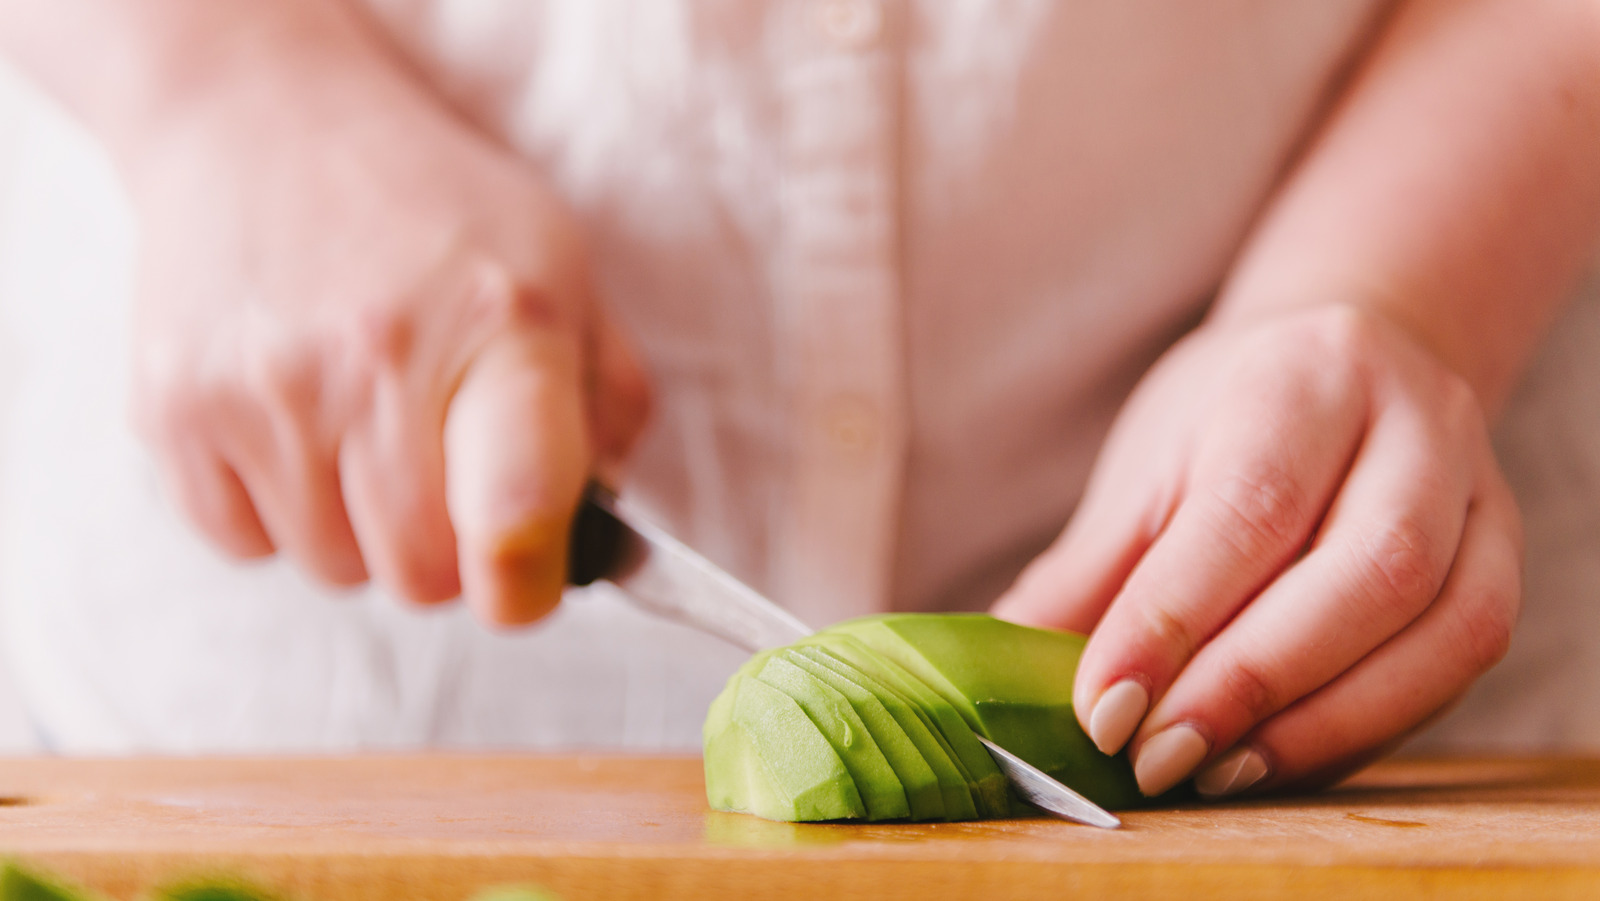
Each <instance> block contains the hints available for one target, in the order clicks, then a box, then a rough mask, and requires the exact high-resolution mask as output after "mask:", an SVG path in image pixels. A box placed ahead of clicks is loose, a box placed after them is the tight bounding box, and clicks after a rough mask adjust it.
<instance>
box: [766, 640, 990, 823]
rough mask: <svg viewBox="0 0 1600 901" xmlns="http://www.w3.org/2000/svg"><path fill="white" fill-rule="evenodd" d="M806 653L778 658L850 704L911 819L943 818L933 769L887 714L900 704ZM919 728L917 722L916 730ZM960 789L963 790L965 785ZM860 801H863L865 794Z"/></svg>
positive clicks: (788, 650) (792, 650) (789, 652)
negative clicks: (894, 778) (891, 706)
mask: <svg viewBox="0 0 1600 901" xmlns="http://www.w3.org/2000/svg"><path fill="white" fill-rule="evenodd" d="M806 651H812V652H815V651H816V649H815V648H805V649H800V648H785V649H784V650H783V651H780V652H779V655H780V656H781V657H783V659H785V660H787V661H789V662H790V663H793V664H794V665H795V666H798V667H800V668H801V669H803V670H805V671H806V672H808V673H810V674H811V675H812V676H813V677H815V678H816V679H818V680H820V681H821V682H822V683H823V684H825V685H827V686H828V687H829V688H832V689H833V690H834V691H837V692H838V693H839V694H841V695H843V696H844V699H845V700H846V701H848V702H849V703H850V707H851V708H852V709H853V710H855V713H856V716H858V717H860V718H861V722H862V723H864V724H866V727H867V731H868V732H869V733H871V735H872V740H873V741H875V742H877V744H878V750H880V751H882V752H883V756H884V759H885V760H887V761H889V766H891V767H893V768H894V773H895V775H896V776H897V777H899V779H900V786H901V788H903V789H904V790H905V796H906V803H907V804H909V805H910V808H911V812H910V816H911V818H912V819H913V820H940V819H944V796H943V795H942V794H940V789H939V777H938V776H936V775H935V774H934V772H933V767H932V766H931V765H929V763H928V761H927V760H926V759H924V758H923V756H922V752H921V751H920V750H918V749H917V746H916V744H914V743H913V742H912V741H911V737H910V736H908V735H907V734H906V730H905V729H904V728H903V727H902V726H901V725H900V722H899V720H898V719H897V718H896V717H894V716H893V715H891V714H890V713H889V710H888V705H889V704H891V703H895V704H898V703H900V702H898V701H896V700H894V699H892V698H891V699H888V700H880V697H881V696H882V694H883V692H878V693H877V694H874V693H873V692H872V691H871V690H870V689H868V688H866V687H865V686H864V685H862V684H861V683H860V682H857V681H854V680H852V679H850V678H848V677H846V676H843V675H841V674H839V673H838V672H835V671H834V670H833V669H831V668H829V667H828V666H826V665H825V664H823V663H820V662H818V661H816V660H813V659H811V658H810V657H809V656H807V655H806V653H805V652H806ZM902 706H903V705H902ZM904 717H905V718H906V719H909V720H911V721H913V722H916V717H915V716H914V715H912V714H911V712H910V711H906V712H905V714H904ZM921 725H922V724H921V723H920V722H918V723H917V726H918V728H920V727H921ZM860 784H861V777H860V776H857V777H856V785H858V786H859V785H860ZM961 788H962V790H965V788H966V786H964V785H963V786H961ZM862 800H863V801H865V800H866V798H865V795H863V797H862ZM869 807H870V805H869Z"/></svg>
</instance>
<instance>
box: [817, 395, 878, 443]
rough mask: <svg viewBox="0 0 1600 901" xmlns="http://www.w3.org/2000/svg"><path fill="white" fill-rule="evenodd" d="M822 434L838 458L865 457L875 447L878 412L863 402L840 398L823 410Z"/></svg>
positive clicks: (851, 397)
mask: <svg viewBox="0 0 1600 901" xmlns="http://www.w3.org/2000/svg"><path fill="white" fill-rule="evenodd" d="M822 424H823V431H824V433H825V434H826V435H827V437H828V443H830V444H832V445H833V447H834V448H835V449H836V450H838V451H839V452H840V453H842V454H846V455H848V456H852V457H859V456H865V455H866V454H868V453H870V452H871V451H872V449H873V448H874V447H875V446H876V445H877V443H878V410H877V407H876V406H874V405H873V404H872V402H871V401H869V400H867V399H866V398H863V397H860V396H857V395H852V394H843V395H839V396H837V397H835V398H833V399H832V400H830V401H828V403H827V405H826V406H825V407H824V408H823V420H822Z"/></svg>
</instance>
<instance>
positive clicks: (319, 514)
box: [211, 366, 367, 586]
mask: <svg viewBox="0 0 1600 901" xmlns="http://www.w3.org/2000/svg"><path fill="white" fill-rule="evenodd" d="M317 381H318V380H317V378H316V376H315V375H314V374H312V373H310V372H309V371H294V372H291V371H290V369H289V368H288V367H269V366H262V367H261V369H260V371H258V372H256V373H255V381H254V382H253V390H251V391H250V392H249V394H248V395H247V396H249V397H253V398H255V399H256V402H255V403H245V402H240V401H235V402H232V403H219V404H218V405H217V406H216V409H214V410H213V411H212V424H211V429H212V431H213V433H214V434H215V436H216V439H215V440H216V442H217V445H218V448H219V449H220V450H221V452H222V453H223V454H224V455H225V456H226V457H227V458H228V459H229V461H231V462H232V463H233V466H234V471H235V472H237V473H238V474H239V479H240V481H241V482H242V483H243V485H244V487H245V490H246V491H248V492H249V494H250V499H251V501H252V502H253V503H254V504H255V508H256V512H257V513H258V514H259V515H260V517H261V523H262V525H263V526H265V527H266V530H267V534H268V535H270V536H271V537H272V543H273V544H275V545H276V546H277V547H278V549H279V550H281V551H283V552H284V553H285V554H287V555H288V556H289V557H291V558H292V559H294V560H295V561H296V563H298V564H299V565H300V566H301V568H303V569H304V570H305V571H306V572H307V573H309V574H310V575H311V576H312V577H313V578H315V579H318V580H320V581H323V582H326V583H328V584H331V585H341V586H343V585H358V584H360V583H362V582H365V581H366V579H367V570H366V566H365V564H364V563H363V562H362V559H361V549H360V546H359V545H358V544H357V543H356V537H355V532H354V531H353V530H352V529H351V527H350V518H349V516H348V514H347V513H346V511H345V506H344V492H343V489H342V485H341V483H340V479H339V466H338V450H337V447H336V446H335V445H333V444H332V443H331V442H328V441H326V440H323V439H322V438H321V437H320V434H321V429H319V428H318V426H317V424H316V423H315V422H313V421H312V420H311V418H310V414H311V411H313V410H315V409H316V404H315V403H314V401H313V400H312V398H313V396H314V395H315V393H316V392H318V391H320V390H321V387H320V385H319V384H317Z"/></svg>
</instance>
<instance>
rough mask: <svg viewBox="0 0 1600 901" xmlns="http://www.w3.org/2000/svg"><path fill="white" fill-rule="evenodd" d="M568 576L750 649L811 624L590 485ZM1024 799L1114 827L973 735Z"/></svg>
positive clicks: (792, 637)
mask: <svg viewBox="0 0 1600 901" xmlns="http://www.w3.org/2000/svg"><path fill="white" fill-rule="evenodd" d="M568 572H569V576H568V579H569V581H570V582H572V584H574V585H588V584H590V583H591V582H594V581H596V580H600V579H603V580H605V581H607V582H610V583H612V584H614V585H616V586H617V587H618V588H620V589H622V593H623V594H624V595H625V596H626V597H627V598H628V599H629V600H630V601H632V602H633V603H634V604H636V605H638V606H639V607H641V608H643V609H645V610H647V611H649V612H650V613H653V614H655V615H657V616H661V617H665V618H667V619H674V620H677V621H679V622H681V623H684V624H686V625H689V626H692V627H694V628H696V629H699V630H700V631H702V632H706V633H709V634H711V635H715V636H717V637H718V638H721V639H723V640H724V641H727V642H730V643H732V644H734V645H737V646H738V647H741V648H744V649H745V650H747V651H750V652H752V653H753V652H756V651H764V650H767V649H768V648H776V647H782V646H784V645H787V644H793V643H794V642H796V641H799V640H800V639H802V638H805V637H806V636H808V635H810V634H811V633H812V630H811V629H810V628H808V627H807V626H806V624H805V623H802V622H801V621H800V620H799V619H797V618H795V616H794V615H793V614H791V613H790V612H789V611H787V610H785V609H783V608H782V607H779V606H778V605H777V604H774V603H773V602H771V601H769V600H767V599H766V598H765V597H762V596H761V594H759V593H758V592H756V591H755V590H754V589H752V588H750V587H749V586H747V585H745V584H744V583H743V582H740V581H739V580H738V579H735V578H734V577H733V576H731V575H729V574H728V573H726V572H724V571H723V570H722V569H721V568H720V567H718V566H717V565H716V564H714V563H712V562H711V561H709V560H707V559H706V558H704V557H702V556H700V555H699V554H697V553H695V552H694V551H693V550H691V549H690V548H689V547H688V546H687V545H685V544H683V542H681V541H678V540H677V539H676V538H673V537H672V536H671V535H669V534H667V533H666V532H665V531H663V530H661V529H660V528H659V527H657V526H655V525H652V524H651V523H650V522H649V520H647V519H645V518H644V517H643V516H641V515H639V514H638V513H637V512H636V511H635V510H633V509H632V508H631V507H629V505H628V504H627V502H625V501H623V500H622V499H621V498H619V497H617V496H616V495H615V494H614V493H612V492H611V491H610V490H609V489H607V488H605V487H603V486H601V485H599V484H591V485H590V486H589V489H588V492H587V494H586V496H585V498H584V501H583V504H582V506H581V507H580V508H579V510H578V515H577V517H576V519H575V520H574V521H573V526H572V550H571V556H570V559H569V566H568ZM978 740H979V741H981V742H983V745H984V747H985V748H988V749H989V755H990V756H991V757H993V758H994V762H995V765H996V766H998V767H999V768H1000V772H1002V773H1004V774H1005V776H1006V779H1007V780H1008V781H1009V782H1010V783H1011V787H1012V789H1013V790H1015V791H1016V793H1017V795H1018V796H1020V797H1021V798H1022V799H1023V800H1024V801H1027V802H1028V803H1029V804H1032V805H1033V806H1035V807H1038V808H1040V809H1042V810H1045V811H1047V812H1049V813H1053V814H1055V815H1056V816H1058V817H1061V818H1062V819H1067V820H1072V821H1073V822H1077V823H1085V824H1087V825H1090V826H1099V827H1101V828H1105V829H1115V828H1117V827H1118V826H1120V825H1122V821H1121V820H1118V819H1117V818H1116V817H1115V816H1113V815H1112V814H1110V813H1109V812H1107V811H1106V810H1104V809H1102V808H1101V807H1100V806H1099V805H1097V804H1095V803H1094V802H1092V801H1090V800H1089V799H1088V798H1085V797H1084V796H1082V795H1080V794H1078V793H1077V792H1075V791H1073V790H1072V789H1070V788H1068V787H1067V786H1065V785H1062V784H1061V783H1060V782H1058V781H1056V780H1055V779H1053V778H1051V777H1050V776H1049V775H1048V774H1047V773H1045V772H1044V771H1043V770H1040V769H1039V768H1038V767H1035V766H1033V765H1032V764H1030V763H1028V762H1027V761H1025V760H1023V759H1022V758H1020V757H1018V756H1016V755H1015V754H1012V753H1011V752H1009V751H1007V750H1005V749H1004V748H1002V747H1000V746H999V745H996V744H995V743H994V742H992V741H989V740H988V739H987V738H984V737H983V736H981V735H979V736H978Z"/></svg>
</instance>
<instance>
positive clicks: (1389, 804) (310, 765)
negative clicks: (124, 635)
mask: <svg viewBox="0 0 1600 901" xmlns="http://www.w3.org/2000/svg"><path fill="white" fill-rule="evenodd" d="M1125 822H1126V825H1125V827H1124V828H1123V829H1121V830H1118V831H1104V830H1099V829H1093V828H1089V827H1085V826H1076V825H1072V824H1069V823H1063V822H1059V821H1055V820H1048V819H1029V820H1010V821H997V822H980V823H942V824H926V825H919V824H891V825H792V824H783V823H771V822H766V821H764V820H759V819H756V818H754V817H749V816H742V815H737V814H726V813H718V812H715V811H711V810H708V809H707V808H706V805H705V799H704V795H703V785H702V782H701V775H700V762H699V760H698V759H695V758H640V757H620V756H586V757H495V758H487V757H468V756H445V757H381V756H380V757H353V758H334V759H269V760H231V759H230V760H218V759H194V760H170V759H163V760H110V761H71V760H18V761H8V762H7V761H0V853H7V854H11V855H14V856H15V857H17V858H19V859H20V860H22V861H24V862H25V863H26V864H29V865H32V866H35V867H38V868H41V869H46V870H49V871H51V872H54V873H56V874H58V875H62V876H66V877H68V878H70V879H73V880H76V881H78V882H80V883H82V884H87V885H91V886H94V887H96V888H98V889H100V890H102V891H104V892H107V893H108V894H110V895H112V896H113V897H117V898H134V897H138V896H139V894H140V893H141V892H142V891H144V890H146V889H148V888H149V887H151V886H153V885H156V884H160V883H163V882H167V881H170V880H173V879H177V878H181V877H187V876H195V875H206V874H230V875H235V876H244V877H246V878H248V879H251V880H254V881H255V882H256V883H258V884H260V885H263V886H266V887H269V888H272V889H274V890H277V891H278V892H279V893H281V894H282V895H283V896H284V897H286V898H289V899H301V901H354V899H384V901H391V899H450V901H453V899H460V898H466V897H468V896H470V895H471V894H473V893H474V892H475V891H477V890H479V889H481V888H484V887H487V886H494V885H504V884H508V883H532V884H537V885H540V886H543V887H545V888H546V889H548V890H549V891H550V892H551V893H553V894H554V895H555V896H556V897H558V898H562V899H565V901H583V899H601V898H604V899H645V898H648V899H677V898H696V899H702V898H742V899H765V898H782V899H796V898H801V899H805V898H828V899H832V898H841V897H866V898H884V899H898V898H906V899H912V898H914V899H918V901H940V899H961V901H983V899H993V898H1016V899H1034V898H1037V899H1046V898H1048V899H1052V901H1056V899H1064V898H1088V899H1096V901H1100V899H1107V901H1109V899H1142V898H1160V899H1173V898H1176V899H1181V901H1203V899H1213V898H1216V899H1223V898H1226V899H1230V901H1235V899H1251V898H1280V897H1285V896H1292V897H1294V898H1296V899H1297V901H1314V899H1324V898H1327V899H1335V898H1336V899H1340V901H1347V899H1352V898H1366V897H1372V898H1384V899H1404V898H1442V897H1450V898H1485V899H1489V898H1494V899H1499V898H1512V897H1527V898H1573V899H1578V898H1582V899H1596V898H1600V760H1594V759H1570V758H1569V759H1551V758H1536V759H1457V760H1419V761H1392V762H1389V763H1385V764H1381V765H1379V766H1377V767H1374V768H1373V769H1371V770H1369V771H1368V772H1367V773H1365V774H1363V775H1362V776H1360V777H1358V778H1357V779H1355V780H1354V781H1352V782H1351V783H1349V784H1347V785H1346V786H1345V787H1343V788H1339V789H1336V790H1333V791H1330V792H1327V793H1324V794H1321V795H1317V796H1314V797H1307V798H1296V799H1282V800H1270V801H1258V802H1250V803H1237V804H1229V805H1218V806H1204V807H1198V806H1197V807H1192V808H1187V809H1176V810H1173V809H1169V810H1152V811H1138V812H1131V813H1128V814H1127V815H1126V817H1125Z"/></svg>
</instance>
